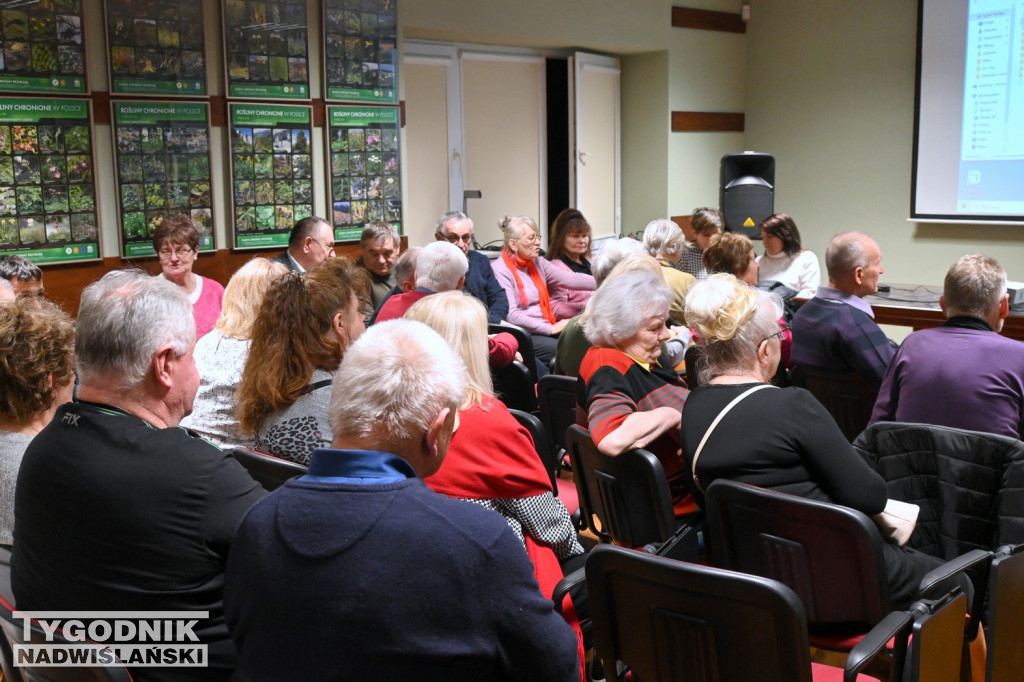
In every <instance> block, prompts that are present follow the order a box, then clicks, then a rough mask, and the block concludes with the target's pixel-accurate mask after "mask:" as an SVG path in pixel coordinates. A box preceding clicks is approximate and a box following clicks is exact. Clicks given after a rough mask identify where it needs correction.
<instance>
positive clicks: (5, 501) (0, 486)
mask: <svg viewBox="0 0 1024 682" xmlns="http://www.w3.org/2000/svg"><path fill="white" fill-rule="evenodd" d="M74 341H75V329H74V324H73V323H72V321H71V318H70V317H69V316H68V314H67V313H65V312H64V311H63V310H61V309H60V308H59V307H58V306H56V305H54V304H52V303H48V302H46V301H37V300H36V299H35V298H21V299H18V300H17V301H15V302H13V303H11V304H9V305H3V306H0V551H2V550H4V549H5V550H6V551H7V552H9V551H10V547H11V545H12V544H13V542H14V539H13V535H12V532H13V530H14V483H15V481H16V480H17V478H18V467H20V466H21V457H22V455H23V454H24V453H25V448H27V447H28V444H29V443H31V442H32V438H33V437H34V436H35V435H36V434H37V433H39V432H40V431H41V430H42V429H43V427H44V426H46V425H47V424H49V423H50V419H51V418H52V417H53V414H54V413H55V412H56V411H57V408H58V407H60V406H61V405H63V404H64V403H66V402H68V401H70V400H71V394H72V392H73V391H74V388H75V370H74ZM3 563H6V559H5V560H4V561H3Z"/></svg>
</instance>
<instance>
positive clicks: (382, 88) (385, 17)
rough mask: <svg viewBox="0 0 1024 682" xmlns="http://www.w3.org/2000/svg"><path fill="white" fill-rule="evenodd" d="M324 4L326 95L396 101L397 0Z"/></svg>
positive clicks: (339, 98) (340, 98)
mask: <svg viewBox="0 0 1024 682" xmlns="http://www.w3.org/2000/svg"><path fill="white" fill-rule="evenodd" d="M323 3H324V4H323V8H324V9H323V11H324V15H323V27H324V61H325V63H324V80H325V87H324V99H326V100H330V101H350V102H381V103H393V102H397V101H398V90H397V87H396V84H397V82H398V81H397V78H396V66H397V63H398V60H397V56H396V55H397V52H396V50H395V36H396V35H397V32H396V30H395V20H396V8H395V5H396V4H397V0H323Z"/></svg>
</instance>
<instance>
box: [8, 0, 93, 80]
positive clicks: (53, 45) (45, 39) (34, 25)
mask: <svg viewBox="0 0 1024 682" xmlns="http://www.w3.org/2000/svg"><path fill="white" fill-rule="evenodd" d="M0 48H2V51H0V92H16V93H19V94H28V95H31V94H42V93H47V94H55V93H57V94H70V93H75V94H77V93H84V92H88V88H87V83H86V78H85V45H84V42H83V38H82V5H81V0H50V2H3V3H0Z"/></svg>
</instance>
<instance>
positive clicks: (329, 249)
mask: <svg viewBox="0 0 1024 682" xmlns="http://www.w3.org/2000/svg"><path fill="white" fill-rule="evenodd" d="M310 239H313V237H310ZM313 241H315V242H316V243H317V244H319V245H320V246H322V247H324V249H326V251H327V253H329V254H333V253H334V244H335V242H331V243H330V244H324V243H323V242H322V241H320V240H319V239H313Z"/></svg>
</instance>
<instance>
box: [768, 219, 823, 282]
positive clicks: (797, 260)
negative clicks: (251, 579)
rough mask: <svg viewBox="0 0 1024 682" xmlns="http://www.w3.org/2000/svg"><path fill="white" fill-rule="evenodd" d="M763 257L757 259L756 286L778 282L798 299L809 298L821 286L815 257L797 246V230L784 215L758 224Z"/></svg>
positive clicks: (798, 235)
mask: <svg viewBox="0 0 1024 682" xmlns="http://www.w3.org/2000/svg"><path fill="white" fill-rule="evenodd" d="M760 228H761V241H762V243H764V255H763V256H758V258H757V264H758V272H757V278H758V281H759V282H778V283H779V284H782V285H783V286H786V287H789V288H790V289H792V290H793V291H795V292H796V296H797V297H798V298H810V297H811V296H814V292H815V291H817V289H818V287H819V286H821V270H820V268H819V267H818V257H817V256H815V255H814V254H813V253H812V252H810V251H808V250H807V249H805V248H803V246H801V244H800V230H798V229H797V228H796V223H795V222H793V219H792V218H790V217H789V216H788V215H786V214H785V213H776V214H774V215H770V216H768V217H767V218H765V219H764V220H762V221H761V225H760Z"/></svg>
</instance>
